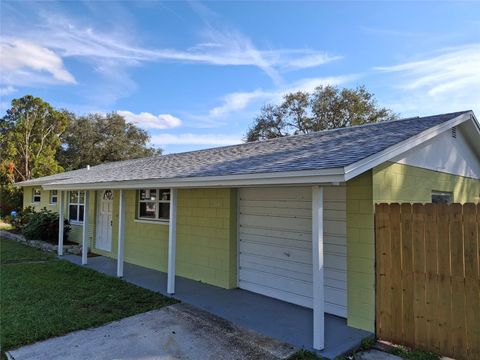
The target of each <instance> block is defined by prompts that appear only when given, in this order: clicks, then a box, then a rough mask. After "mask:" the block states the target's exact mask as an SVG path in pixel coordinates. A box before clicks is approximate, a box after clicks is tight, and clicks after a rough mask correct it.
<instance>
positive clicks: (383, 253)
mask: <svg viewBox="0 0 480 360" xmlns="http://www.w3.org/2000/svg"><path fill="white" fill-rule="evenodd" d="M377 208H378V217H377V218H376V219H375V232H376V233H377V234H379V236H378V238H377V239H376V256H377V259H381V260H380V261H378V266H377V268H376V279H377V282H376V284H377V291H376V304H377V307H378V309H379V310H378V317H377V334H379V336H381V337H382V338H391V332H392V324H391V307H390V289H389V288H388V285H389V283H390V281H391V280H390V279H389V277H390V266H391V265H390V264H391V262H390V261H391V259H390V257H391V252H390V251H391V248H390V231H389V230H390V229H389V220H390V213H389V208H388V205H387V204H380V205H378V206H377Z"/></svg>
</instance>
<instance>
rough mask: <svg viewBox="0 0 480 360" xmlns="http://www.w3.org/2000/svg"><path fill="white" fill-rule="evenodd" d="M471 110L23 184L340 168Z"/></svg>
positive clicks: (108, 167) (106, 166)
mask: <svg viewBox="0 0 480 360" xmlns="http://www.w3.org/2000/svg"><path fill="white" fill-rule="evenodd" d="M467 112H468V111H462V112H456V113H450V114H442V115H434V116H427V117H421V118H420V117H416V118H408V119H402V120H396V121H390V122H382V123H376V124H369V125H362V126H353V127H349V128H341V129H335V130H327V131H321V132H317V133H311V134H307V135H296V136H290V137H285V138H278V139H273V140H267V141H259V142H253V143H245V144H240V145H233V146H225V147H218V148H212V149H206V150H199V151H192V152H185V153H178V154H169V155H162V156H153V157H148V158H143V159H136V160H126V161H119V162H113V163H108V164H102V165H98V166H93V167H91V168H90V170H86V169H80V170H75V171H70V172H66V173H62V174H57V175H52V176H48V177H43V178H39V179H34V180H31V181H29V182H24V183H20V184H21V185H35V184H40V183H43V184H46V183H49V184H62V185H63V184H65V185H68V184H77V183H81V184H87V183H100V182H113V181H127V180H147V179H172V178H193V177H208V176H225V175H245V174H261V173H275V172H287V171H300V170H322V169H330V168H341V167H345V166H348V165H350V164H353V163H355V162H357V161H359V160H362V159H364V158H366V157H368V156H371V155H374V154H376V153H378V152H380V151H382V150H384V149H386V148H388V147H390V146H392V145H395V144H397V143H399V142H402V141H404V140H407V139H408V138H411V137H412V136H415V135H417V134H419V133H421V132H423V131H425V130H427V129H429V128H431V127H434V126H436V125H439V124H441V123H444V122H446V121H449V120H451V119H453V118H455V117H457V116H459V115H462V114H464V113H467Z"/></svg>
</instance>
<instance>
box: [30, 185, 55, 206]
mask: <svg viewBox="0 0 480 360" xmlns="http://www.w3.org/2000/svg"><path fill="white" fill-rule="evenodd" d="M33 189H41V187H33V186H31V187H25V188H23V207H27V206H31V207H33V208H34V209H35V211H40V209H43V208H47V210H52V211H58V203H57V204H50V190H41V195H40V202H39V203H34V202H33V197H32V194H33ZM58 200H59V201H60V197H58Z"/></svg>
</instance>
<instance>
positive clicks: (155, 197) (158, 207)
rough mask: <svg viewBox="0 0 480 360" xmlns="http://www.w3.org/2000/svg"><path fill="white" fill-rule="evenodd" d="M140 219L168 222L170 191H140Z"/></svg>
mask: <svg viewBox="0 0 480 360" xmlns="http://www.w3.org/2000/svg"><path fill="white" fill-rule="evenodd" d="M137 214H138V219H145V220H161V221H168V220H169V219H170V189H141V190H138V212H137Z"/></svg>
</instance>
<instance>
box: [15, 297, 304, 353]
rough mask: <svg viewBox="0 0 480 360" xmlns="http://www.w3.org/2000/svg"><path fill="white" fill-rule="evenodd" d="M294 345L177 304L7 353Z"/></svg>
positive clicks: (261, 349) (283, 349) (262, 349)
mask: <svg viewBox="0 0 480 360" xmlns="http://www.w3.org/2000/svg"><path fill="white" fill-rule="evenodd" d="M296 351H298V349H296V348H294V347H292V346H291V345H288V344H285V343H282V342H279V341H277V340H274V339H272V338H268V337H266V336H262V335H260V334H257V333H254V332H252V331H248V330H245V329H243V328H240V327H238V326H235V325H233V324H232V323H230V322H228V321H225V320H223V319H221V318H220V317H217V316H214V315H212V314H210V313H208V312H206V311H203V310H199V309H198V308H195V307H193V306H191V305H187V304H176V305H172V306H168V307H166V308H163V309H160V310H154V311H149V312H146V313H143V314H139V315H136V316H131V317H128V318H125V319H122V320H120V321H115V322H112V323H110V324H107V325H104V326H101V327H98V328H95V329H89V330H81V331H75V332H73V333H70V334H68V335H65V336H61V337H57V338H52V339H49V340H46V341H42V342H38V343H35V344H33V345H28V346H24V347H22V348H20V349H17V350H14V351H10V352H9V354H8V355H9V357H11V358H13V359H15V360H56V359H58V360H60V359H61V360H83V359H85V360H87V359H88V360H94V359H102V360H109V359H142V360H147V359H152V360H153V359H162V360H164V359H169V360H170V359H215V360H217V359H225V360H237V359H265V360H270V359H271V360H274V359H286V358H288V357H289V356H291V355H292V354H294V353H295V352H296Z"/></svg>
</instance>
